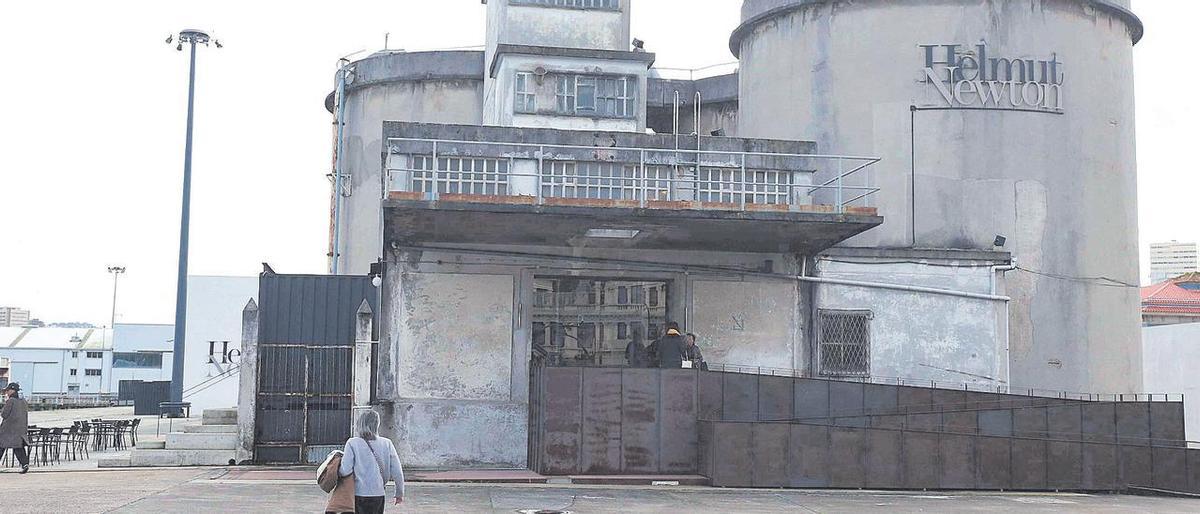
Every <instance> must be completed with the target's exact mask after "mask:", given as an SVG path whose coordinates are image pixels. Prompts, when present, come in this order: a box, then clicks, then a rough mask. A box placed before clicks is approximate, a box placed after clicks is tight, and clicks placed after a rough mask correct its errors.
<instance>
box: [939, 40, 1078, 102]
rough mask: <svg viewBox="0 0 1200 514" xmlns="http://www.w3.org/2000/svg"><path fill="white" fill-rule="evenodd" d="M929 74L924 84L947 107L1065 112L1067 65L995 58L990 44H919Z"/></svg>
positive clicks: (1053, 55) (1055, 58)
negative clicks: (1064, 98) (1064, 95)
mask: <svg viewBox="0 0 1200 514" xmlns="http://www.w3.org/2000/svg"><path fill="white" fill-rule="evenodd" d="M917 46H918V47H920V49H921V58H922V61H923V63H924V69H923V70H922V72H921V79H920V82H921V83H923V84H925V85H926V86H927V87H929V88H931V93H932V94H933V95H934V97H935V98H937V99H938V100H939V101H940V103H941V106H943V107H951V108H956V107H957V108H976V109H978V108H983V109H997V110H1022V111H1044V112H1049V113H1062V112H1063V79H1064V76H1065V73H1064V68H1065V66H1064V65H1063V63H1062V62H1060V61H1059V60H1058V54H1057V53H1051V54H1050V55H1049V56H1046V57H1042V58H1027V57H1013V56H1004V55H993V53H992V52H991V51H990V49H989V48H988V46H987V44H986V43H979V44H977V45H973V46H972V45H961V44H936V45H917Z"/></svg>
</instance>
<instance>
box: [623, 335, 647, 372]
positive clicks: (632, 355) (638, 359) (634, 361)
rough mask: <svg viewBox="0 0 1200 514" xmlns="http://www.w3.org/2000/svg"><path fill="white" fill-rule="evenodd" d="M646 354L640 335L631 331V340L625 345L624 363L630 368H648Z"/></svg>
mask: <svg viewBox="0 0 1200 514" xmlns="http://www.w3.org/2000/svg"><path fill="white" fill-rule="evenodd" d="M646 354H647V351H646V345H645V344H642V333H641V332H639V331H637V330H635V331H633V339H632V340H630V341H629V344H627V345H625V361H626V362H628V363H629V367H631V368H645V367H649V364H650V363H649V362H648V359H647V358H646Z"/></svg>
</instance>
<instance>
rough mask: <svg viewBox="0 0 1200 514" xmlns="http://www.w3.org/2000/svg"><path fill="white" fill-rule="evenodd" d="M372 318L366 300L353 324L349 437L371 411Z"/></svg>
mask: <svg viewBox="0 0 1200 514" xmlns="http://www.w3.org/2000/svg"><path fill="white" fill-rule="evenodd" d="M373 318H374V316H373V315H372V312H371V304H370V303H367V301H366V300H363V301H362V304H361V305H359V307H358V312H357V315H356V316H355V324H354V370H353V377H354V383H353V386H352V389H351V402H352V407H351V411H350V435H351V436H354V435H355V433H354V424H355V422H357V421H358V418H359V417H360V416H362V414H363V413H364V412H366V411H369V410H371V367H372V366H371V347H372V346H373V344H374V341H373V340H372V337H371V327H372V321H373Z"/></svg>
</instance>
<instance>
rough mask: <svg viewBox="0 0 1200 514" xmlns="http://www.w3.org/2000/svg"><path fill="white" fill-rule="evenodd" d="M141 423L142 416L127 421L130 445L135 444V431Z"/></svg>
mask: <svg viewBox="0 0 1200 514" xmlns="http://www.w3.org/2000/svg"><path fill="white" fill-rule="evenodd" d="M141 424H142V418H133V421H130V422H129V445H130V446H137V431H138V426H139V425H141Z"/></svg>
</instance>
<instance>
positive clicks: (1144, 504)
mask: <svg viewBox="0 0 1200 514" xmlns="http://www.w3.org/2000/svg"><path fill="white" fill-rule="evenodd" d="M231 476H235V475H234V474H229V473H227V472H226V470H225V469H223V468H207V469H197V468H189V469H153V470H147V469H135V470H112V471H89V472H54V471H35V472H32V473H30V474H28V475H17V474H16V473H15V472H13V471H12V470H6V471H3V472H0V491H3V492H4V494H2V495H0V505H2V506H3V507H0V508H2V509H3V511H4V512H5V513H10V512H11V513H14V514H16V513H25V512H73V513H87V512H122V513H126V512H133V513H136V512H146V513H160V512H188V513H192V514H195V513H204V512H228V511H230V510H236V511H240V512H318V511H320V509H321V508H322V507H323V506H324V502H325V495H324V494H322V493H321V491H320V489H318V488H317V487H316V485H315V484H313V483H312V482H310V481H307V480H304V481H297V480H230V479H229V477H231ZM407 496H408V498H407V500H406V502H405V504H404V505H403V506H400V507H396V506H391V505H389V507H388V512H496V513H500V512H506V513H512V512H517V511H520V510H525V509H561V510H568V511H570V512H576V513H588V512H698V513H699V512H714V513H715V512H864V511H876V512H916V511H923V512H963V511H988V512H990V511H996V512H999V511H1011V510H1015V509H1020V510H1022V511H1024V512H1059V511H1074V512H1164V513H1169V512H1196V511H1197V510H1200V500H1192V499H1183V498H1163V497H1143V496H1121V495H1081V494H1021V493H943V492H880V491H831V490H825V491H796V490H791V491H788V490H774V489H715V488H704V487H619V486H578V485H576V486H546V485H512V484H503V485H500V484H409V485H408V494H407Z"/></svg>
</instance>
